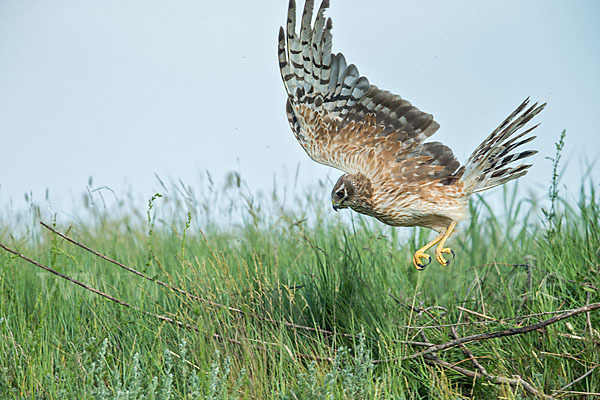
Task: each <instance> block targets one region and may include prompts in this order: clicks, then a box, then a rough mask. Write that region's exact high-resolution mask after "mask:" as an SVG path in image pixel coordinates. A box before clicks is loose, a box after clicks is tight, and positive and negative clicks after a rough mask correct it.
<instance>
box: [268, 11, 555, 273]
mask: <svg viewBox="0 0 600 400" xmlns="http://www.w3.org/2000/svg"><path fill="white" fill-rule="evenodd" d="M313 6H314V1H313V0H306V3H305V5H304V12H303V14H302V21H301V23H300V31H299V32H297V31H296V4H295V2H294V0H291V1H290V4H289V10H288V17H287V29H286V31H284V29H283V27H282V28H281V29H280V31H279V46H278V57H279V68H280V69H281V76H282V78H283V83H284V85H285V89H286V91H287V94H288V99H287V104H286V111H287V116H288V120H289V122H290V126H291V128H292V132H293V133H294V136H296V139H297V140H298V142H300V145H301V146H302V148H303V149H304V150H305V151H306V153H307V154H308V155H309V157H310V158H312V159H313V160H314V161H316V162H318V163H321V164H325V165H328V166H331V167H334V168H337V169H339V170H342V171H343V172H345V174H344V175H342V176H341V177H340V178H339V179H338V181H337V182H336V184H335V185H334V186H333V190H332V192H331V201H332V205H333V208H334V209H335V210H336V211H337V210H339V209H342V208H351V209H352V210H354V211H356V212H359V213H362V214H366V215H370V216H372V217H375V218H377V219H378V220H379V221H381V222H383V223H385V224H388V225H392V226H423V227H427V228H430V229H433V230H435V231H436V232H438V236H437V237H436V238H435V239H433V240H432V241H431V242H429V243H427V244H426V245H425V246H423V247H422V248H420V249H419V250H417V252H416V253H415V255H414V256H413V259H412V261H413V264H414V265H415V267H416V268H417V269H423V268H425V267H426V266H427V265H429V263H430V262H431V257H430V256H429V255H427V254H426V253H425V252H426V251H427V250H428V249H430V248H431V247H433V246H435V245H436V244H437V247H436V249H435V258H436V260H437V261H438V262H439V263H440V264H442V265H448V264H449V263H450V260H447V259H446V258H444V254H452V258H454V252H453V251H452V250H451V249H449V248H447V247H445V244H446V240H447V239H448V238H449V237H450V235H451V234H452V231H453V230H454V227H455V226H456V224H457V223H458V222H460V221H462V220H464V219H465V218H466V217H467V215H468V200H469V196H471V194H473V193H477V192H481V191H483V190H487V189H491V188H493V187H495V186H498V185H501V184H503V183H506V182H508V181H511V180H513V179H517V178H519V177H521V176H523V175H525V174H526V173H527V169H528V168H529V167H530V166H531V165H530V164H529V165H528V164H519V165H516V166H515V165H514V164H513V163H514V162H515V161H519V160H522V159H525V158H527V157H529V156H531V155H533V154H535V153H536V151H535V150H521V146H522V145H524V144H526V143H529V142H530V141H531V140H533V139H534V138H535V136H532V135H529V133H530V132H531V131H532V130H533V129H535V127H536V126H537V125H536V126H533V127H530V128H528V129H524V126H525V125H526V124H527V123H528V122H529V121H530V120H531V119H532V118H533V117H534V116H535V115H536V114H537V113H539V112H540V111H541V110H542V109H543V108H544V106H545V104H542V105H540V106H538V105H537V103H536V104H533V105H531V106H529V105H528V100H525V101H524V102H523V103H522V104H521V105H520V106H519V107H517V109H516V110H515V111H514V112H513V113H512V114H510V115H509V116H508V118H506V119H505V120H504V122H502V123H501V124H500V126H498V127H497V128H496V129H495V130H494V131H493V132H492V133H491V134H490V135H489V136H488V137H487V138H486V139H485V140H484V141H483V142H482V143H481V144H480V145H479V147H477V148H476V149H475V151H474V152H473V154H471V156H470V157H469V159H468V160H467V162H466V163H465V164H464V165H461V164H460V162H459V161H458V160H457V159H456V158H455V157H454V154H453V153H452V150H451V149H450V148H449V147H448V146H446V145H444V144H442V143H440V142H427V141H426V140H427V138H429V137H430V136H431V135H433V134H434V133H435V132H436V131H437V130H438V128H439V125H438V123H437V122H435V120H434V119H433V116H432V115H431V114H428V113H425V112H423V111H421V110H419V109H418V108H417V107H415V106H413V105H412V104H411V103H410V102H408V101H407V100H404V99H403V98H401V97H400V96H398V95H396V94H393V93H390V92H388V91H385V90H382V89H379V88H378V87H376V86H374V85H371V84H370V83H369V80H368V79H367V78H366V77H364V76H361V75H360V74H359V73H358V70H357V68H356V66H354V65H353V64H350V65H348V64H347V63H346V59H345V58H344V56H343V55H342V54H340V53H338V54H333V53H332V51H331V47H332V36H331V29H332V26H333V25H332V22H331V18H325V16H324V12H325V9H326V8H327V7H329V1H328V0H324V1H323V2H322V4H321V7H320V8H319V10H318V11H317V15H316V17H315V20H314V23H311V22H312V19H313Z"/></svg>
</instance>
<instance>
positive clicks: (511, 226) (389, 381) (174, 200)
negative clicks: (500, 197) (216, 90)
mask: <svg viewBox="0 0 600 400" xmlns="http://www.w3.org/2000/svg"><path fill="white" fill-rule="evenodd" d="M556 179H557V178H556V177H554V178H553V180H554V185H555V186H554V189H553V190H554V191H551V193H554V197H553V198H552V199H551V200H552V208H551V212H546V213H543V212H542V211H541V208H540V205H539V204H538V203H537V202H536V201H534V200H532V199H531V198H523V197H522V196H521V195H520V192H519V190H518V189H517V186H516V185H512V186H509V187H508V188H505V189H502V190H504V193H503V194H504V204H503V207H502V209H498V208H497V207H493V206H492V205H491V204H489V203H487V202H486V200H485V198H482V197H475V198H474V199H473V201H472V202H471V205H470V212H471V220H470V222H468V223H465V224H463V226H462V232H459V233H458V234H457V235H455V236H454V237H453V238H452V239H451V241H450V242H449V244H450V245H451V247H453V248H454V250H455V252H456V255H457V258H456V260H454V262H453V263H452V265H451V266H450V267H447V268H445V267H441V266H439V265H437V264H435V263H432V265H431V266H429V267H428V268H427V269H426V270H425V271H422V272H419V271H416V270H415V269H414V268H413V267H412V265H411V262H410V257H411V255H412V253H413V252H414V251H415V250H416V249H417V248H418V247H419V246H420V245H421V244H423V243H425V240H426V239H427V238H428V237H430V234H429V232H427V231H426V230H420V229H414V230H412V229H404V230H398V229H393V228H390V227H387V226H384V225H382V224H378V223H375V222H373V221H371V220H370V219H368V218H363V217H361V216H358V215H356V214H355V215H353V216H352V218H351V219H350V220H349V221H344V220H340V218H339V216H338V215H332V213H330V212H329V210H328V209H327V207H326V206H325V205H327V204H328V201H327V200H326V198H325V196H326V194H327V193H328V192H329V190H328V186H329V184H321V186H322V187H317V188H315V190H312V191H310V192H309V193H308V194H306V195H300V196H296V197H295V198H293V199H292V200H290V198H289V196H288V197H287V198H286V199H283V198H282V196H279V195H277V193H276V192H274V193H272V194H269V195H262V196H253V195H252V194H251V193H249V192H248V190H247V189H246V188H245V187H244V184H243V181H242V180H241V179H240V178H239V175H235V174H232V176H231V177H230V179H229V180H228V182H229V183H228V184H227V185H225V186H224V187H223V188H216V187H214V185H212V184H210V183H209V184H208V185H206V187H205V188H203V189H205V190H204V191H203V192H194V189H193V188H190V187H186V186H183V185H181V184H173V185H167V184H165V185H163V186H164V188H163V189H164V190H163V191H162V192H161V195H162V197H160V196H156V195H155V196H152V199H151V200H150V203H149V206H148V208H147V210H144V211H140V210H137V209H130V208H128V207H129V206H130V203H128V201H126V200H125V201H121V202H119V203H118V205H117V207H116V208H105V206H104V204H103V203H102V202H101V201H100V202H98V201H96V202H92V201H90V200H91V199H93V197H91V196H90V197H88V199H87V206H86V207H87V208H86V210H85V211H83V212H81V214H82V216H81V220H78V219H77V218H74V219H73V221H70V222H68V223H64V222H61V220H62V219H63V218H64V217H63V216H61V215H56V216H52V215H44V211H43V208H39V207H38V206H37V205H36V204H33V203H32V204H31V205H32V207H31V210H30V212H29V213H28V214H22V215H19V216H16V215H8V216H6V215H5V216H3V217H2V218H3V219H4V221H3V224H2V225H0V226H3V227H4V228H0V229H2V230H0V243H3V244H5V245H7V246H9V247H11V248H13V249H16V250H18V251H19V252H21V253H23V254H25V255H27V256H29V257H31V258H34V259H36V260H38V261H39V262H41V263H42V264H44V265H47V266H49V267H51V268H53V269H55V270H57V271H58V272H61V273H63V274H66V275H68V276H71V277H74V278H75V279H77V280H79V281H82V282H85V283H87V284H89V285H91V286H94V287H96V288H98V289H100V290H102V291H104V292H106V293H109V294H110V295H112V296H115V297H117V298H119V299H121V300H123V301H125V302H127V303H129V304H131V305H133V306H135V307H130V308H127V307H123V306H119V305H117V304H115V303H112V302H110V301H107V300H106V299H104V298H101V297H99V296H97V295H94V294H92V293H91V292H89V291H86V290H84V289H83V288H81V287H78V286H75V285H73V284H71V283H69V282H66V281H64V280H61V279H60V278H58V277H56V276H54V275H52V274H50V273H48V272H45V271H43V270H40V269H37V268H35V267H34V266H33V265H31V264H29V263H27V262H25V261H23V260H21V259H19V258H17V257H15V256H13V255H11V254H9V253H7V252H4V251H0V398H3V399H4V398H7V399H21V398H30V399H64V398H93V399H113V398H114V399H142V398H144V399H146V398H156V399H236V398H240V399H359V398H378V399H379V398H381V399H413V398H416V399H419V398H422V399H429V398H434V399H471V398H473V399H495V398H507V399H520V398H523V397H525V396H527V395H528V393H527V392H525V391H523V389H522V388H515V387H513V386H510V385H508V384H504V385H502V384H492V383H490V382H489V380H486V379H473V378H470V377H466V376H465V375H463V374H461V373H458V372H456V371H455V370H452V369H448V368H445V367H443V366H441V365H440V364H439V363H438V364H436V363H434V362H432V359H431V358H429V357H417V358H415V359H411V360H404V361H402V360H400V359H401V358H402V357H403V356H406V355H409V354H414V353H416V352H418V351H420V350H423V349H425V348H426V347H424V346H419V345H416V344H414V343H413V344H410V343H409V342H424V341H428V342H432V343H443V342H447V341H448V340H450V339H452V337H453V336H452V335H453V334H454V332H453V331H452V327H450V326H446V325H448V324H453V323H457V322H460V323H461V325H458V326H455V329H456V332H455V333H456V334H457V335H458V336H467V335H472V334H477V333H484V332H489V331H496V330H501V329H509V328H514V327H517V326H524V325H528V324H532V323H535V322H537V321H539V320H542V319H546V318H549V317H551V316H552V315H554V314H547V315H541V316H535V317H531V318H526V319H521V320H506V321H503V322H494V321H492V320H491V319H492V318H493V319H502V318H511V317H515V316H520V315H528V314H540V313H548V312H553V311H556V310H567V309H571V308H577V307H580V306H582V305H585V304H589V303H594V302H597V301H599V294H598V289H597V288H599V287H600V278H599V275H600V274H599V268H600V266H599V264H600V261H599V260H600V209H599V208H600V206H599V199H598V194H597V192H596V187H597V186H596V185H595V184H593V183H591V182H587V183H584V184H582V189H581V192H580V193H579V200H578V201H577V202H576V203H573V202H566V201H564V198H565V197H561V195H560V193H559V192H558V190H557V183H556ZM551 190H552V189H551ZM90 193H91V192H90ZM320 193H323V195H321V194H320ZM320 196H321V197H320ZM549 215H551V218H549V217H548V216H549ZM40 219H42V220H43V221H45V222H50V223H52V222H54V225H55V226H56V228H57V229H58V230H60V231H62V232H68V235H69V236H70V237H72V238H75V239H76V240H78V241H80V242H82V243H84V244H86V245H88V246H90V247H92V248H93V249H95V250H97V251H99V252H101V253H103V254H105V255H107V256H109V257H111V258H114V259H116V260H118V261H120V262H122V263H124V264H127V265H129V266H131V267H133V268H135V269H137V270H140V271H142V272H143V273H145V274H148V275H150V276H151V277H153V278H156V279H159V280H161V281H164V282H167V283H169V284H171V285H174V286H177V287H181V288H184V289H185V290H186V291H188V292H189V293H191V294H193V295H195V296H200V297H202V298H204V299H207V300H211V301H214V302H217V303H219V304H222V305H224V306H229V307H235V308H237V309H241V310H242V311H243V313H239V312H232V311H230V310H228V309H227V308H224V307H218V306H210V305H208V304H207V303H203V302H198V301H193V300H191V299H190V298H188V297H185V296H183V295H180V294H177V293H175V292H173V291H170V290H168V289H165V288H162V287H160V286H157V285H156V284H154V283H153V282H151V281H149V280H145V279H143V278H140V277H136V276H134V275H132V274H131V273H128V272H126V271H124V270H122V269H120V268H118V267H116V266H115V265H112V264H110V263H108V262H106V261H103V260H101V259H100V258H98V257H95V256H94V255H92V254H90V253H89V252H87V251H85V250H83V249H81V248H78V247H76V246H74V245H72V244H70V243H68V242H67V241H65V240H63V239H61V238H60V237H58V236H57V235H54V234H52V233H50V232H49V231H47V230H45V229H43V228H41V227H40V226H39V225H38V221H39V220H40ZM434 264H435V265H434ZM465 309H466V311H465ZM148 312H149V313H153V314H160V315H163V316H168V317H169V318H172V319H175V320H177V321H181V322H183V323H185V324H190V325H193V326H195V327H197V330H194V329H185V328H184V327H181V326H180V325H176V324H171V323H168V322H166V321H165V320H161V319H157V318H155V317H152V316H151V315H149V314H148ZM475 313H477V314H475ZM482 315H483V316H482ZM257 316H258V317H257ZM273 321H279V323H274V322H273ZM284 321H285V322H289V323H293V324H297V325H301V326H305V327H315V328H319V329H322V330H327V331H328V332H333V333H334V334H329V333H327V332H325V331H319V332H314V331H308V330H306V329H294V328H291V327H289V326H286V325H285V324H282V323H281V322H284ZM478 321H484V323H479V322H478ZM417 326H428V328H425V329H420V330H419V329H415V327H417ZM435 326H438V327H435ZM599 326H600V316H599V314H598V313H597V312H595V313H594V312H591V313H589V314H588V313H583V314H580V315H577V316H574V317H572V318H569V319H566V320H563V321H561V322H558V323H556V324H552V325H549V326H548V327H546V328H544V329H540V330H537V331H534V332H530V333H527V334H522V335H515V336H510V337H502V338H497V339H492V340H482V341H478V342H476V343H472V344H468V345H467V347H468V349H469V351H470V352H472V354H473V355H474V356H475V357H476V359H477V360H478V361H479V363H480V364H481V365H482V366H483V367H485V369H486V371H487V373H489V374H490V375H494V376H502V377H508V378H510V377H512V376H513V375H519V376H520V377H522V378H523V379H524V380H525V381H526V382H528V383H530V384H531V385H532V386H533V387H534V388H536V390H538V391H540V392H542V393H545V394H546V395H553V396H554V397H556V398H560V397H562V396H570V395H572V394H573V393H570V392H569V391H571V392H588V393H590V392H594V391H596V392H597V388H598V387H600V373H599V371H600V369H596V370H594V371H593V372H592V373H590V374H589V375H587V376H586V377H585V378H584V379H581V380H580V381H578V382H576V383H575V384H573V385H571V386H569V387H568V388H565V389H564V391H562V392H554V391H556V390H558V389H560V388H562V387H563V386H565V385H567V384H569V383H570V382H573V381H574V380H576V379H577V378H579V377H581V376H582V375H584V374H586V373H587V372H588V371H590V370H591V369H592V368H593V367H594V366H596V365H598V360H599V359H600V348H599V343H600V334H599V332H598V329H599V328H598V327H599ZM436 357H437V358H438V359H440V360H443V361H446V362H449V363H451V364H452V365H459V366H461V367H463V368H466V369H469V370H473V371H476V370H477V368H476V366H475V365H474V364H472V362H471V361H469V360H466V361H465V355H464V353H463V351H462V350H461V348H459V347H455V348H452V349H448V350H444V351H439V352H438V353H437V354H436ZM324 359H328V360H329V361H327V360H324ZM374 360H375V363H373V361H374Z"/></svg>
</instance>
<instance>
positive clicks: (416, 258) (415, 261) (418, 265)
mask: <svg viewBox="0 0 600 400" xmlns="http://www.w3.org/2000/svg"><path fill="white" fill-rule="evenodd" d="M421 258H426V259H427V264H421ZM413 264H414V266H415V268H416V269H418V270H419V271H422V270H424V269H425V268H426V267H427V266H428V265H429V264H431V256H429V255H428V254H425V253H423V252H422V251H417V252H416V253H415V255H414V256H413Z"/></svg>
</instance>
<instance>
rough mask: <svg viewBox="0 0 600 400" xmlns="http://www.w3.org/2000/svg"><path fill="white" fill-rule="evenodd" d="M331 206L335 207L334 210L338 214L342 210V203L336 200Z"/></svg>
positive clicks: (332, 201)
mask: <svg viewBox="0 0 600 400" xmlns="http://www.w3.org/2000/svg"><path fill="white" fill-rule="evenodd" d="M331 206H332V207H333V210H334V211H335V212H337V211H338V210H339V208H340V203H338V202H337V201H335V199H332V200H331Z"/></svg>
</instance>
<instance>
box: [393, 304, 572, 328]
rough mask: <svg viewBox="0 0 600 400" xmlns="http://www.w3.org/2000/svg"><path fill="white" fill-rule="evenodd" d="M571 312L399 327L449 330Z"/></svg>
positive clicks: (562, 311)
mask: <svg viewBox="0 0 600 400" xmlns="http://www.w3.org/2000/svg"><path fill="white" fill-rule="evenodd" d="M573 310H576V309H574V308H573V309H570V310H557V311H546V312H541V313H536V314H527V315H517V316H515V317H509V318H501V319H497V320H493V321H492V320H489V321H470V322H455V323H452V324H441V325H424V326H410V325H400V326H399V327H400V328H404V329H439V328H450V327H453V326H467V325H487V324H493V323H498V324H504V323H506V322H509V321H521V320H523V319H528V318H533V317H541V316H543V315H553V314H561V313H564V312H567V311H573Z"/></svg>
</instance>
